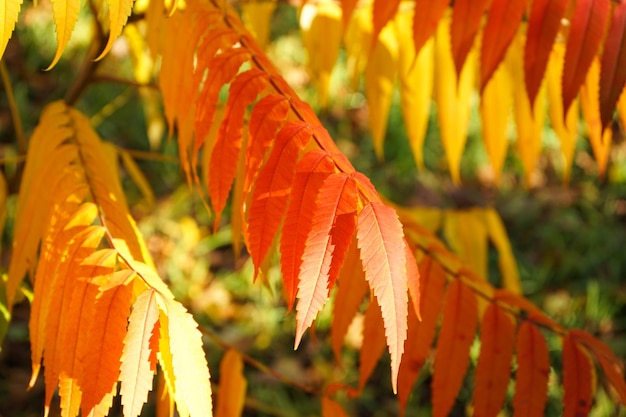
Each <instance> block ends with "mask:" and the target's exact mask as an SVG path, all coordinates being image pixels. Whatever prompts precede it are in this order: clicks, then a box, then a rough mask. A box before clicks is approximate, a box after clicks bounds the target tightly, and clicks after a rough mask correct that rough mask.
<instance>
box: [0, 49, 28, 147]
mask: <svg viewBox="0 0 626 417" xmlns="http://www.w3.org/2000/svg"><path fill="white" fill-rule="evenodd" d="M0 76H1V77H2V84H3V85H4V90H5V91H6V93H7V101H8V102H9V110H10V111H11V119H12V120H13V129H15V137H16V138H17V150H18V153H20V154H21V155H24V154H26V138H25V137H24V129H23V128H22V119H20V113H19V110H18V108H17V102H16V101H15V93H14V92H13V86H12V85H11V77H9V71H8V70H7V67H6V64H5V63H4V61H0Z"/></svg>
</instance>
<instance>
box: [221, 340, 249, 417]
mask: <svg viewBox="0 0 626 417" xmlns="http://www.w3.org/2000/svg"><path fill="white" fill-rule="evenodd" d="M246 385H247V382H246V378H245V377H244V375H243V360H242V359H241V355H240V354H239V353H237V352H236V351H234V350H232V349H229V350H228V351H226V353H225V354H224V357H223V358H222V362H221V363H220V383H219V391H218V392H217V410H216V411H215V417H237V416H241V413H242V412H243V405H244V401H245V399H246Z"/></svg>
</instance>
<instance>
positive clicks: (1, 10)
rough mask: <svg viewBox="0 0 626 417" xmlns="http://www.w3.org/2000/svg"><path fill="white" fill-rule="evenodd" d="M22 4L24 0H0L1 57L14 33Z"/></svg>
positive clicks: (0, 57)
mask: <svg viewBox="0 0 626 417" xmlns="http://www.w3.org/2000/svg"><path fill="white" fill-rule="evenodd" d="M21 5H22V0H0V59H2V56H3V55H4V50H5V49H6V47H7V43H8V42H9V39H11V35H12V34H13V29H14V28H15V22H17V17H18V15H19V13H20V6H21Z"/></svg>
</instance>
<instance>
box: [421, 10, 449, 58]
mask: <svg viewBox="0 0 626 417" xmlns="http://www.w3.org/2000/svg"><path fill="white" fill-rule="evenodd" d="M448 3H450V2H449V0H415V10H416V13H415V15H414V16H413V42H414V44H415V54H418V53H419V51H420V49H422V46H424V44H425V43H426V41H427V40H428V39H429V38H430V37H431V36H433V35H434V33H435V31H436V30H437V24H438V23H439V19H441V17H442V16H443V12H445V11H446V9H447V8H448ZM418 11H419V12H418Z"/></svg>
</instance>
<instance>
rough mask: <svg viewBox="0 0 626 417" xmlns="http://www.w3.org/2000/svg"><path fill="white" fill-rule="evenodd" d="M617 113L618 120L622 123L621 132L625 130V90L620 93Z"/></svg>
mask: <svg viewBox="0 0 626 417" xmlns="http://www.w3.org/2000/svg"><path fill="white" fill-rule="evenodd" d="M617 113H618V114H619V120H620V122H621V123H622V130H626V88H624V91H622V96H621V97H620V99H619V102H618V103H617Z"/></svg>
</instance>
